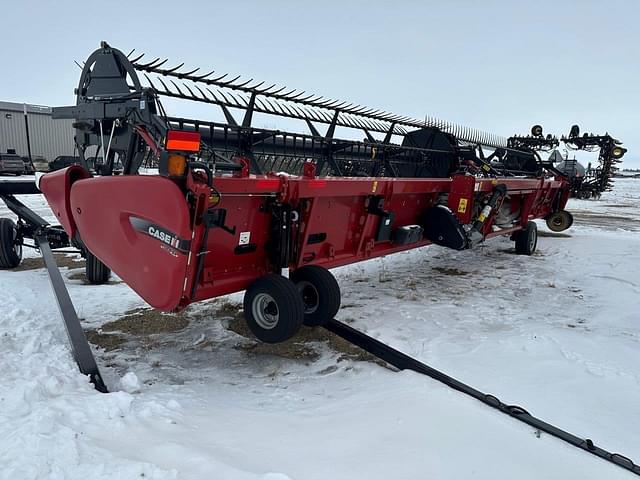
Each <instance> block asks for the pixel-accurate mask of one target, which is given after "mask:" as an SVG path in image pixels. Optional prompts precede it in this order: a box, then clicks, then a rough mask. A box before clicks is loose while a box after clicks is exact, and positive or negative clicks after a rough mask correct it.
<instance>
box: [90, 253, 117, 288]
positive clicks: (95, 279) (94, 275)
mask: <svg viewBox="0 0 640 480" xmlns="http://www.w3.org/2000/svg"><path fill="white" fill-rule="evenodd" d="M85 260H86V261H87V266H86V268H85V271H86V274H87V280H89V283H92V284H93V285H102V284H103V283H107V281H109V277H110V276H111V269H110V268H109V267H107V266H106V265H105V264H104V263H102V262H101V261H100V260H98V258H97V257H96V256H95V255H94V254H93V253H91V252H90V251H89V250H86V251H85Z"/></svg>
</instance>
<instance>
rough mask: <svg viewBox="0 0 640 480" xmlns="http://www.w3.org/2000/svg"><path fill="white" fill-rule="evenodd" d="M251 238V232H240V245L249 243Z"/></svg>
mask: <svg viewBox="0 0 640 480" xmlns="http://www.w3.org/2000/svg"><path fill="white" fill-rule="evenodd" d="M250 239H251V232H240V240H239V241H238V245H248V244H249V240H250Z"/></svg>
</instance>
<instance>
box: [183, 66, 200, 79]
mask: <svg viewBox="0 0 640 480" xmlns="http://www.w3.org/2000/svg"><path fill="white" fill-rule="evenodd" d="M198 70H200V67H198V68H194V69H193V70H191V71H190V72H185V73H180V74H179V75H178V78H187V77H190V76H191V75H192V74H194V73H196V72H197V71H198ZM189 80H191V81H195V80H193V79H191V78H189Z"/></svg>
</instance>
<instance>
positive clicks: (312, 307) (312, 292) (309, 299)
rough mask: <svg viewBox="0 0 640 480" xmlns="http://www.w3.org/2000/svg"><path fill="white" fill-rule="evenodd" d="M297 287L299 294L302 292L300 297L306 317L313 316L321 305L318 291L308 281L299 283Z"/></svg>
mask: <svg viewBox="0 0 640 480" xmlns="http://www.w3.org/2000/svg"><path fill="white" fill-rule="evenodd" d="M296 287H298V292H300V296H301V297H302V303H303V305H304V313H305V315H309V314H312V313H314V312H315V311H316V310H318V305H319V304H320V294H319V293H318V289H317V288H316V287H315V286H314V285H313V284H312V283H311V282H307V281H306V280H303V281H302V282H298V283H297V284H296Z"/></svg>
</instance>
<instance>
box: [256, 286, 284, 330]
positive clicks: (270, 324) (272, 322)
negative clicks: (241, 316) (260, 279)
mask: <svg viewBox="0 0 640 480" xmlns="http://www.w3.org/2000/svg"><path fill="white" fill-rule="evenodd" d="M251 313H252V314H253V318H254V319H255V321H256V323H257V324H258V326H259V327H260V328H264V329H265V330H271V329H272V328H274V327H275V326H276V325H277V324H278V320H279V318H280V310H279V309H278V304H277V303H276V301H275V300H274V299H273V297H272V296H271V295H269V294H268V293H259V294H257V295H256V296H255V298H254V299H253V302H252V303H251Z"/></svg>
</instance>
